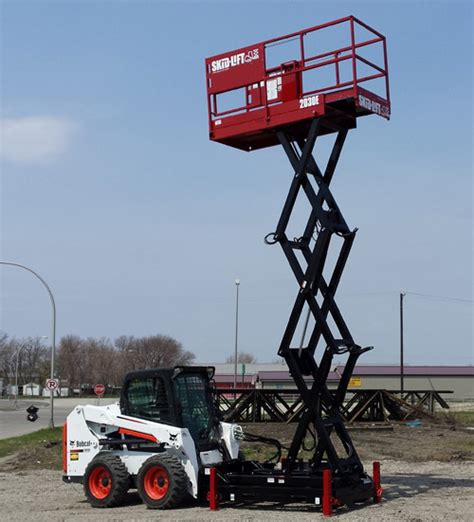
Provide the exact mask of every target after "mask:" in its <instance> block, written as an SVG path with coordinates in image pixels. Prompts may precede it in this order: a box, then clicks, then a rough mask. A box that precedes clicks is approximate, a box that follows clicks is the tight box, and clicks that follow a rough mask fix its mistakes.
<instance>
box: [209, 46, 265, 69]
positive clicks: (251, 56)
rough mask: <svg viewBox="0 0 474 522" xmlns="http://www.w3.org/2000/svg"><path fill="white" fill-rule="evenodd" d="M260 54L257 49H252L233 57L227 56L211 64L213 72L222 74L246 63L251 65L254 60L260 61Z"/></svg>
mask: <svg viewBox="0 0 474 522" xmlns="http://www.w3.org/2000/svg"><path fill="white" fill-rule="evenodd" d="M259 57H260V56H259V52H258V48H257V49H252V50H250V51H248V52H246V53H237V54H233V55H231V56H226V57H225V58H221V59H220V60H214V61H213V62H211V72H213V73H215V72H221V71H226V70H227V69H230V68H231V67H235V66H237V65H242V64H244V63H251V62H253V61H254V60H258V59H259Z"/></svg>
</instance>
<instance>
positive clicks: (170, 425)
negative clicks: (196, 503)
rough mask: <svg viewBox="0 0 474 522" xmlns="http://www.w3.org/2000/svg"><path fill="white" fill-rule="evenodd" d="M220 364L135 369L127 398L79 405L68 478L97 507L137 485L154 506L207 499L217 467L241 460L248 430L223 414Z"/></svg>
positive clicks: (70, 431)
mask: <svg viewBox="0 0 474 522" xmlns="http://www.w3.org/2000/svg"><path fill="white" fill-rule="evenodd" d="M213 374H214V368H212V367H176V368H174V369H151V370H140V371H134V372H131V373H128V374H127V375H126V376H125V380H124V383H123V387H122V393H121V397H120V404H118V403H117V404H112V405H109V406H89V405H87V406H77V407H76V408H75V409H74V410H73V411H72V412H71V413H70V414H69V416H68V417H67V420H66V423H65V425H64V430H63V471H64V475H63V480H64V481H66V482H71V483H74V482H76V483H77V482H79V483H82V484H83V486H84V492H85V495H86V498H87V500H88V501H89V502H90V504H91V505H92V506H93V507H112V506H116V505H118V504H120V503H121V502H122V501H123V499H124V497H125V494H126V493H127V491H128V490H129V489H130V488H136V489H137V490H138V494H139V495H140V497H141V498H142V500H143V502H144V503H145V504H146V505H147V506H148V507H150V508H172V507H176V506H178V505H179V504H180V503H181V502H182V501H183V500H185V498H186V497H194V498H196V499H199V498H202V499H204V498H205V496H206V494H207V491H208V484H209V478H208V476H207V475H206V470H207V472H208V473H209V468H210V466H213V465H216V464H219V463H223V462H229V463H231V462H232V461H237V460H238V459H239V458H240V453H239V447H240V442H241V440H242V439H243V431H242V429H241V427H240V426H238V425H236V424H229V423H226V422H221V421H220V420H219V414H218V410H217V408H216V406H215V402H214V396H213V393H212V387H211V385H210V381H211V379H212V377H213Z"/></svg>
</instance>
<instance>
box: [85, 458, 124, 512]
mask: <svg viewBox="0 0 474 522" xmlns="http://www.w3.org/2000/svg"><path fill="white" fill-rule="evenodd" d="M129 486H130V476H129V474H128V471H127V468H126V467H125V464H124V463H123V462H122V461H121V460H120V458H119V457H117V456H116V455H111V454H109V453H104V454H100V453H99V455H97V457H95V458H94V459H93V460H92V462H91V463H90V464H89V465H88V466H87V469H86V473H85V475H84V493H85V494H86V498H87V500H88V501H89V503H90V505H91V506H92V507H96V508H109V507H114V506H118V505H119V504H121V503H122V502H123V500H124V497H125V494H126V493H127V491H128V488H129Z"/></svg>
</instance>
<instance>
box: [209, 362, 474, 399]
mask: <svg viewBox="0 0 474 522" xmlns="http://www.w3.org/2000/svg"><path fill="white" fill-rule="evenodd" d="M201 364H202V363H201ZM209 366H214V367H215V368H216V373H215V378H214V380H215V382H216V386H217V387H218V388H232V387H233V383H234V365H233V364H209ZM343 371H344V366H336V367H335V368H334V369H333V371H332V372H330V373H329V376H328V386H329V388H335V387H336V386H337V385H338V383H339V379H340V375H342V372H343ZM308 380H310V379H309V378H308ZM237 387H238V388H255V387H257V388H267V389H284V388H287V389H288V388H290V389H292V388H295V384H294V382H293V379H292V378H291V376H290V373H289V371H288V368H287V367H286V365H284V364H274V363H271V364H267V363H256V364H245V368H242V365H241V364H238V365H237ZM349 389H385V390H389V391H390V390H393V391H397V390H399V389H400V366H398V365H378V364H377V365H375V364H374V365H371V364H369V365H363V366H362V365H358V366H356V368H355V370H354V373H353V376H352V379H351V383H350V385H349ZM404 389H405V390H437V391H452V392H453V393H452V394H449V395H445V396H444V398H445V399H446V400H473V399H474V366H405V367H404Z"/></svg>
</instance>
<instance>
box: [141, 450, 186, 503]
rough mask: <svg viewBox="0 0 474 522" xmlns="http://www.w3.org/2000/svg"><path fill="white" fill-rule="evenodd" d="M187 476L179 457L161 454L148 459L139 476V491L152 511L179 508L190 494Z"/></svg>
mask: <svg viewBox="0 0 474 522" xmlns="http://www.w3.org/2000/svg"><path fill="white" fill-rule="evenodd" d="M187 480H188V479H187V476H186V472H185V471H184V468H183V466H182V465H181V462H180V461H179V459H178V457H176V456H175V455H171V454H169V453H161V454H160V455H154V456H153V457H150V458H149V459H147V460H146V461H145V462H144V463H143V464H142V467H141V468H140V471H139V472H138V475H137V489H138V494H139V495H140V497H141V499H142V500H143V502H144V503H145V504H146V505H147V507H148V508H150V509H171V508H175V507H177V506H179V505H180V504H181V503H182V502H183V501H184V499H185V498H186V496H187V494H188V490H187V487H186V484H187Z"/></svg>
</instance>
